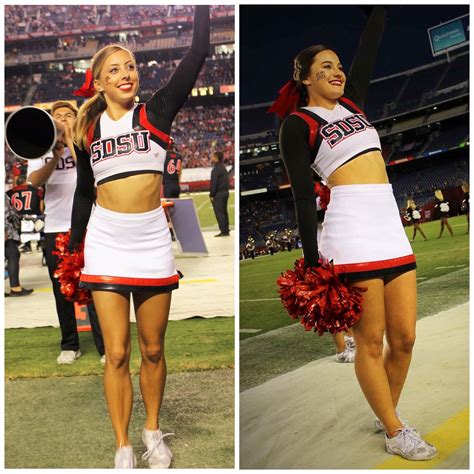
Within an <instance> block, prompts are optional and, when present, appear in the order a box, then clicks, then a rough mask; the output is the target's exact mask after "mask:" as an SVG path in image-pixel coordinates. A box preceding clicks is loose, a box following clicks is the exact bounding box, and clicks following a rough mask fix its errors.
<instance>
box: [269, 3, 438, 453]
mask: <svg viewBox="0 0 474 474" xmlns="http://www.w3.org/2000/svg"><path fill="white" fill-rule="evenodd" d="M385 15H386V9H385V8H384V7H379V6H377V7H374V8H373V9H372V12H371V14H370V18H369V20H368V24H367V26H366V28H365V31H364V33H363V35H362V38H361V41H360V45H359V50H358V53H357V56H356V58H355V60H354V62H353V64H352V67H351V70H350V72H349V74H348V75H346V73H345V71H344V68H343V66H342V64H341V62H340V60H339V57H338V55H337V54H336V52H335V51H333V50H332V49H330V48H328V47H326V46H323V45H316V46H310V47H309V48H306V49H305V50H303V51H302V52H301V53H299V54H298V56H297V57H296V59H295V62H294V76H293V77H294V80H293V81H290V83H288V84H287V85H286V86H285V87H284V88H283V89H282V90H281V91H280V93H281V97H280V99H278V100H277V102H276V103H275V104H274V105H273V107H272V108H271V109H270V110H271V111H274V112H277V113H279V115H280V116H281V117H283V116H285V115H286V114H288V113H289V112H290V115H289V116H288V117H287V118H286V119H285V121H284V122H283V124H282V126H281V130H280V149H281V153H282V157H283V160H284V162H285V166H286V168H287V171H288V175H289V178H290V182H291V187H292V191H293V196H294V199H295V205H296V212H297V221H298V227H299V231H300V237H301V241H302V244H303V250H304V259H305V263H306V265H307V266H313V267H315V266H318V265H319V262H318V257H319V253H318V245H317V239H316V229H317V218H316V202H315V196H314V186H313V180H312V170H314V171H315V172H316V173H317V174H318V175H319V176H320V177H321V179H323V180H324V181H326V182H327V184H328V186H329V187H330V188H331V200H330V202H329V205H328V208H327V211H326V215H325V220H324V229H323V232H322V235H321V242H320V247H319V251H320V253H321V256H322V257H323V258H324V259H325V260H327V261H332V262H333V263H334V268H335V270H336V272H337V273H338V274H339V275H340V277H341V278H345V279H346V281H348V282H350V284H352V285H354V286H358V287H365V288H367V291H366V292H365V293H364V294H363V303H362V317H361V319H360V321H359V322H358V323H356V324H355V325H354V326H353V332H354V338H355V345H356V347H357V351H356V357H355V371H356V375H357V378H358V381H359V384H360V386H361V388H362V391H363V393H364V395H365V397H366V399H367V401H368V403H369V404H370V406H371V408H372V409H373V411H374V413H375V415H376V416H377V420H376V425H375V426H376V429H377V430H380V428H381V430H382V431H385V433H386V435H385V446H386V450H387V451H388V452H390V453H393V454H398V455H400V456H402V457H404V458H407V459H411V460H426V459H431V458H433V457H435V456H436V454H437V451H436V449H435V448H434V447H433V446H431V445H430V444H428V443H427V442H425V441H424V440H423V439H422V438H421V436H420V434H419V433H418V431H417V430H416V429H415V428H412V427H409V426H408V425H406V424H404V423H402V421H401V420H400V418H399V416H398V413H397V411H396V407H397V405H398V401H399V398H400V395H401V392H402V388H403V385H404V383H405V380H406V376H407V373H408V369H409V366H410V361H411V357H412V349H413V345H414V342H415V325H416V270H415V268H416V263H415V256H414V255H413V252H412V249H411V246H410V243H409V242H408V239H407V237H406V234H405V231H404V229H403V226H402V223H401V221H400V217H399V212H398V207H397V203H396V201H395V198H394V195H393V191H392V186H391V185H390V184H389V181H388V177H387V173H386V170H385V162H384V159H383V157H382V153H381V145H380V139H379V136H378V133H377V131H376V130H375V128H374V127H373V126H372V125H371V123H370V122H369V121H368V119H367V117H366V116H365V114H364V112H363V107H364V101H365V97H366V94H367V90H368V87H369V82H370V78H371V74H372V71H373V68H374V64H375V57H376V53H377V50H378V45H379V43H380V40H381V36H382V32H383V29H384V25H385ZM294 106H296V107H298V109H297V110H296V111H294V112H293V110H294ZM291 112H292V113H291ZM384 334H385V336H386V339H387V346H386V347H385V349H384V347H383V338H384Z"/></svg>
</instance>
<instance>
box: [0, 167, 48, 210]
mask: <svg viewBox="0 0 474 474" xmlns="http://www.w3.org/2000/svg"><path fill="white" fill-rule="evenodd" d="M43 194H44V193H43V190H42V189H41V188H35V187H34V186H32V185H31V184H30V183H27V182H26V178H25V177H24V176H19V177H18V179H17V180H16V186H15V187H13V188H12V189H10V190H9V191H7V196H8V197H9V198H10V202H11V204H12V206H13V207H14V208H15V210H16V211H17V212H18V214H20V216H32V215H34V216H38V215H41V214H43V211H42V209H41V207H42V201H43Z"/></svg>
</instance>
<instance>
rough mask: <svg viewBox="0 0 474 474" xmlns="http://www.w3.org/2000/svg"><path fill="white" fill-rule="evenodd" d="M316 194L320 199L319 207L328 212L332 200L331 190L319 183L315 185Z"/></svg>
mask: <svg viewBox="0 0 474 474" xmlns="http://www.w3.org/2000/svg"><path fill="white" fill-rule="evenodd" d="M314 194H316V196H318V197H319V206H320V207H321V209H323V210H326V209H327V207H328V204H329V201H330V199H331V190H330V189H329V188H328V187H327V186H326V185H325V184H322V183H320V182H319V181H317V182H316V183H315V184H314Z"/></svg>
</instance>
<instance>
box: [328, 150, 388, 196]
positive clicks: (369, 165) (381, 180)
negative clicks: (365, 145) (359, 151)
mask: <svg viewBox="0 0 474 474" xmlns="http://www.w3.org/2000/svg"><path fill="white" fill-rule="evenodd" d="M388 182H389V181H388V176H387V171H386V169H385V161H384V159H383V157H382V153H380V151H378V150H377V151H369V152H368V153H364V154H363V155H360V156H358V157H357V158H354V159H353V160H350V161H348V162H347V163H345V164H343V165H342V166H340V167H339V168H338V169H337V170H336V171H334V172H333V173H332V174H331V175H330V176H329V177H328V181H327V185H328V186H329V188H332V187H334V186H342V185H347V184H387V183H388Z"/></svg>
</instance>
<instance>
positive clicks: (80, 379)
mask: <svg viewBox="0 0 474 474" xmlns="http://www.w3.org/2000/svg"><path fill="white" fill-rule="evenodd" d="M234 324H235V320H234V318H213V319H202V318H193V319H186V320H183V321H170V322H169V325H168V331H167V338H166V356H167V363H168V379H167V387H166V391H165V399H164V403H163V409H162V413H161V417H160V420H161V425H162V426H163V429H165V430H168V431H174V432H175V433H176V436H175V437H173V438H171V440H170V443H169V444H170V446H171V448H172V450H173V453H174V464H173V467H177V468H231V467H233V466H234V456H233V454H234V371H233V367H234ZM131 328H132V337H131V340H132V357H131V364H130V369H131V373H132V379H133V384H134V394H135V400H134V404H133V415H132V420H131V426H130V436H131V441H132V444H133V446H134V447H135V449H136V454H137V458H138V459H139V464H138V467H141V468H146V467H147V464H146V462H145V461H142V460H141V454H143V451H144V449H143V446H142V443H141V440H140V433H141V429H142V427H143V423H144V420H145V412H144V407H143V402H142V400H141V396H140V390H139V387H138V376H137V374H138V373H139V366H140V352H139V349H138V344H137V335H136V324H131ZM59 340H60V331H59V328H51V327H45V328H34V329H7V330H6V331H5V378H6V381H5V465H6V467H7V468H107V467H112V466H113V455H114V452H115V446H114V436H113V431H112V427H111V425H110V419H109V416H108V413H107V406H106V403H105V399H104V394H103V383H102V374H103V367H102V365H101V364H100V362H99V355H98V353H97V351H96V349H95V346H94V342H93V339H92V334H91V333H90V332H82V333H80V340H81V351H82V353H83V355H82V357H81V358H80V359H78V360H77V361H76V363H75V364H73V365H69V366H68V365H63V366H58V365H57V364H56V357H57V355H58V341H59ZM33 447H34V448H33Z"/></svg>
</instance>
